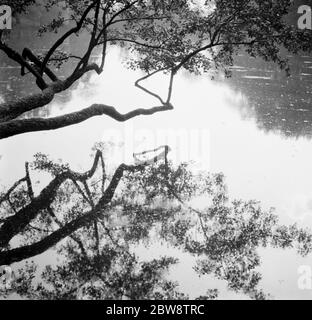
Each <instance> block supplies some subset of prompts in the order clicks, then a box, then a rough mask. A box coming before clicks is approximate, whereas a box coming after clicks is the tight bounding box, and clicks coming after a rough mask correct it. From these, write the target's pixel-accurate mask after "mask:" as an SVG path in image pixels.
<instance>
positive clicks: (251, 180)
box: [0, 49, 312, 299]
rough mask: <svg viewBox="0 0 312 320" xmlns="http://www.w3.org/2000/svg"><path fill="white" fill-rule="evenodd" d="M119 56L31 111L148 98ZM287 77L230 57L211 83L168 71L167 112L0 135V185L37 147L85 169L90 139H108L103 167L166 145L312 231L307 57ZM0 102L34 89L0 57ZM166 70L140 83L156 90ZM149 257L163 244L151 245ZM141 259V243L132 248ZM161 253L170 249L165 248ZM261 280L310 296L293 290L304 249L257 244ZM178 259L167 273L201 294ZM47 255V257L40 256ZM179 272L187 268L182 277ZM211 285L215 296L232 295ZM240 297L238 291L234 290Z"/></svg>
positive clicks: (285, 293) (311, 80)
mask: <svg viewBox="0 0 312 320" xmlns="http://www.w3.org/2000/svg"><path fill="white" fill-rule="evenodd" d="M121 58H122V53H120V52H119V51H118V50H116V49H114V50H112V51H111V52H110V53H109V57H108V59H107V61H108V64H107V67H106V69H105V72H104V73H103V75H101V76H97V75H91V76H89V77H88V78H87V79H84V80H83V81H81V82H80V83H79V85H78V86H77V87H76V88H74V89H73V90H72V91H70V92H69V93H66V94H63V95H60V96H58V97H57V99H56V100H55V101H54V102H53V103H52V104H51V105H49V106H47V107H46V108H44V111H43V112H42V111H41V112H40V113H36V112H35V113H33V114H32V115H34V114H35V115H40V116H55V115H59V114H63V113H68V112H72V111H76V110H80V109H82V108H84V107H88V106H90V105H91V104H92V103H105V104H109V105H113V106H115V107H116V108H117V109H118V110H119V111H120V112H127V111H130V110H132V109H133V108H137V107H146V108H147V107H150V106H154V105H157V101H154V100H153V99H151V98H150V97H148V96H146V95H145V94H144V93H142V92H140V91H138V89H136V88H135V87H134V86H133V83H134V81H135V80H136V79H137V78H138V77H139V76H140V75H141V74H140V73H134V72H130V71H129V70H127V69H125V68H124V67H123V66H122V65H121V63H120V61H121ZM290 59H291V62H292V63H291V64H292V67H293V68H292V71H293V73H292V77H290V78H287V77H285V76H284V74H283V73H281V72H279V71H277V70H276V68H275V67H274V66H273V65H269V64H264V63H263V62H260V61H258V60H255V59H251V58H247V57H246V56H239V57H237V59H236V63H235V67H234V68H233V77H232V78H231V79H228V80H225V79H224V80H222V79H219V80H215V81H212V80H211V79H210V77H208V76H201V77H193V76H190V75H188V74H183V73H182V74H180V75H178V76H177V79H176V82H175V86H174V94H173V100H172V101H173V105H174V106H175V110H174V111H171V112H167V113H161V114H156V115H153V116H150V117H139V118H136V119H133V120H131V121H129V122H127V123H125V124H121V123H116V122H115V121H113V120H112V119H109V118H107V117H98V118H94V119H91V120H89V121H86V122H84V123H82V124H79V125H76V126H73V127H68V128H65V129H61V130H57V131H54V132H40V133H30V134H25V135H21V136H16V137H12V138H9V139H6V140H2V141H0V155H1V160H0V172H1V176H0V184H2V185H9V184H11V183H13V182H14V181H15V180H16V179H19V178H20V177H22V176H23V175H24V172H23V168H24V163H25V161H31V160H32V156H33V155H34V154H35V153H37V152H43V153H47V154H50V155H51V156H52V157H53V158H54V159H58V158H61V159H63V160H64V161H65V162H69V163H70V164H71V165H72V168H73V169H76V170H83V171H85V170H86V169H87V168H89V167H90V163H91V159H90V156H89V155H90V152H91V148H92V146H93V145H94V143H95V142H98V141H107V140H110V141H113V142H115V143H116V144H119V147H118V148H116V149H114V150H112V155H111V157H108V162H109V163H108V165H109V166H111V167H113V166H114V165H117V164H118V163H120V162H121V161H125V162H129V163H131V162H132V161H133V159H132V154H133V152H135V151H143V150H145V149H150V148H153V147H157V146H159V145H162V144H163V143H169V144H170V146H171V147H172V151H171V155H170V156H171V158H172V160H173V161H175V162H180V161H190V160H192V161H195V162H196V163H195V168H197V169H205V170H209V171H211V172H223V173H224V174H225V176H226V180H227V184H228V187H229V193H230V196H231V198H232V199H244V200H250V199H256V200H259V201H261V203H262V206H263V207H264V208H271V207H274V208H276V212H277V214H278V215H279V217H280V220H281V222H283V223H286V224H293V223H295V222H297V223H298V224H299V225H300V226H305V227H311V228H312V170H311V163H312V141H311V138H312V105H311V97H312V96H311V92H312V58H311V57H305V56H300V57H290ZM0 66H1V72H0V74H1V76H0V99H2V100H4V101H5V100H7V99H9V98H12V97H14V95H16V94H18V95H23V94H26V93H27V92H30V91H33V90H34V88H33V86H32V84H31V83H30V82H29V81H27V78H26V80H25V79H24V80H23V81H20V80H19V78H18V73H19V70H18V69H16V67H15V66H14V65H9V64H8V62H7V60H5V59H4V58H3V57H1V58H0ZM167 80H168V79H167V78H166V77H162V76H160V77H158V78H155V79H154V80H153V81H150V82H149V83H148V86H149V87H150V88H155V89H156V90H158V91H160V92H163V93H165V90H166V83H167ZM154 249H155V250H153V253H154V254H156V255H157V254H161V252H162V250H163V248H161V247H158V246H155V248H154ZM139 251H140V252H141V253H142V254H144V256H149V254H150V253H149V252H147V251H146V250H145V249H144V248H140V250H139ZM168 254H169V252H168ZM261 256H262V260H263V266H262V272H263V281H262V286H263V288H264V289H265V291H266V292H269V293H271V294H272V295H273V296H274V297H275V298H289V299H294V298H298V299H299V298H301V299H311V298H312V291H308V290H307V291H303V290H299V289H298V285H297V281H298V268H299V267H300V266H301V265H309V266H311V267H312V258H311V256H310V257H308V258H306V259H303V258H300V257H298V256H297V255H296V254H295V253H294V252H292V251H291V250H289V251H280V250H263V252H262V253H261ZM180 258H182V259H183V264H182V265H180V266H178V267H177V270H176V272H174V275H175V277H177V278H178V279H179V281H180V282H181V283H182V286H183V288H185V290H186V291H188V292H190V293H191V294H194V295H195V294H197V295H198V293H199V294H201V293H204V292H205V289H206V287H205V286H204V285H203V280H202V279H198V278H197V277H196V276H195V275H194V274H193V273H192V268H191V267H192V263H193V261H192V259H191V258H190V257H187V256H180ZM39 260H40V261H41V262H42V261H44V262H47V261H51V260H53V258H51V256H49V254H45V255H43V256H41V257H40V258H39ZM185 272H187V274H188V275H189V276H188V277H185V276H184V275H185ZM204 281H205V283H207V284H209V287H213V284H214V283H216V284H218V286H221V288H224V290H222V294H221V298H226V299H231V298H237V297H238V296H237V295H234V294H232V293H231V292H228V291H227V290H225V285H224V283H219V282H218V283H217V282H215V280H213V279H208V278H207V279H205V280H204ZM239 298H244V297H240V296H239Z"/></svg>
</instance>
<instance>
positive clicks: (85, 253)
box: [0, 144, 312, 299]
mask: <svg viewBox="0 0 312 320" xmlns="http://www.w3.org/2000/svg"><path fill="white" fill-rule="evenodd" d="M103 147H105V145H103V144H97V145H96V148H97V150H98V151H97V152H96V161H95V165H94V166H93V169H91V171H89V172H88V173H87V174H85V175H81V174H80V175H79V174H75V173H73V172H72V171H70V169H69V166H68V165H66V164H63V163H60V162H53V161H51V160H50V159H49V158H48V157H47V156H46V155H43V154H37V155H36V157H35V161H34V162H33V163H32V164H31V167H32V168H33V169H34V170H43V171H45V172H48V173H50V174H52V175H53V176H55V178H54V180H53V181H52V183H50V184H49V185H48V187H47V188H46V189H45V191H42V193H41V195H39V196H38V197H37V198H39V197H41V198H42V197H43V196H42V194H46V193H47V190H49V191H50V192H49V193H50V194H52V196H51V197H50V198H49V200H48V201H46V202H44V205H43V206H42V207H41V209H39V207H35V206H34V205H33V203H34V202H35V203H36V204H38V201H35V200H34V199H33V200H32V201H31V200H30V199H31V198H32V191H31V190H32V188H31V187H29V186H30V185H32V184H31V182H29V179H30V178H29V173H26V177H25V178H24V179H22V180H20V181H19V182H18V183H24V187H21V185H19V187H18V183H17V184H15V185H14V186H13V187H15V188H17V189H12V188H11V189H10V190H9V193H5V194H4V195H3V197H2V202H1V204H2V209H3V211H2V212H1V214H2V220H1V221H2V223H3V224H2V226H1V228H0V234H1V240H2V241H3V242H2V243H5V242H4V240H5V237H6V236H7V234H8V233H9V232H10V231H11V230H10V229H9V227H8V226H14V228H15V229H14V230H15V233H14V235H17V234H18V236H19V242H20V243H21V244H22V246H21V247H17V248H16V249H14V248H9V247H7V248H5V247H2V250H1V252H0V265H2V264H7V263H12V262H16V261H21V260H23V259H26V258H30V257H33V256H35V255H37V254H40V253H42V252H44V251H45V250H48V249H49V248H53V247H54V248H57V250H58V253H59V254H60V256H61V257H62V259H60V263H59V264H58V265H57V266H56V267H52V266H47V268H46V269H45V271H44V272H43V274H42V279H41V282H40V283H36V282H34V281H33V279H34V275H35V274H36V266H35V265H32V264H29V263H28V264H26V265H25V267H24V268H22V269H21V270H19V271H18V272H17V274H16V281H14V282H13V288H12V290H13V291H16V292H17V293H18V294H20V295H22V296H25V297H28V298H39V299H76V298H79V297H80V298H83V297H85V298H92V299H121V298H128V299H154V298H158V299H187V298H188V296H187V294H185V293H182V292H179V290H178V289H179V288H178V283H174V282H172V281H170V280H168V279H167V277H166V272H167V271H168V270H170V267H171V266H172V265H174V264H176V263H178V261H177V259H175V258H174V257H162V258H158V259H154V260H151V261H142V259H139V257H138V256H137V254H136V251H135V249H134V248H135V247H136V246H137V245H138V244H139V243H144V244H145V245H146V246H149V245H152V244H153V243H155V242H156V241H161V242H164V243H167V244H169V245H170V246H171V247H174V248H176V249H177V250H180V251H182V252H186V253H188V254H190V255H192V256H194V257H195V258H196V259H197V264H196V266H195V271H196V272H197V273H198V274H200V275H206V274H211V275H214V276H215V277H217V278H218V279H221V280H225V281H227V283H228V287H229V289H230V290H233V291H235V292H238V293H244V294H246V295H248V296H250V297H251V298H253V299H265V298H267V297H268V296H267V294H266V293H265V292H263V291H262V290H261V288H259V282H260V280H261V274H260V273H259V271H258V270H257V268H258V267H259V265H260V263H261V261H260V257H259V254H258V249H259V248H261V247H267V246H270V247H276V248H281V249H286V248H296V249H297V251H298V253H299V254H300V255H302V256H306V255H308V254H310V253H311V251H312V234H311V232H309V231H308V230H304V229H300V228H299V227H297V226H296V225H294V226H290V227H286V226H283V225H280V224H279V223H278V219H277V216H276V215H275V214H274V212H273V211H265V210H263V209H261V207H260V204H259V203H257V202H255V201H249V202H243V201H233V202H230V201H229V199H228V193H227V188H226V184H225V178H224V176H223V175H222V174H209V173H206V172H202V173H198V174H194V173H192V171H191V170H190V168H189V167H188V165H187V164H180V165H178V166H173V164H172V163H170V162H168V161H162V160H165V159H166V158H164V157H163V156H161V154H160V155H158V159H159V158H160V159H159V161H156V162H155V163H146V162H144V164H142V163H141V164H137V166H135V167H134V166H133V167H132V166H128V167H125V165H122V166H121V167H119V168H118V169H117V171H115V173H114V174H113V175H109V174H108V173H106V172H105V171H104V170H103V172H102V170H95V168H96V163H97V162H100V163H102V160H103V154H102V151H103ZM99 150H102V151H99ZM155 159H156V158H153V161H154V160H155ZM28 167H29V165H28V166H26V168H28ZM102 168H104V166H103V167H102ZM121 168H122V169H121ZM26 171H27V170H26ZM27 172H28V171H27ZM64 176H67V177H68V178H67V180H66V181H63V182H62V184H61V182H60V181H61V178H60V177H62V178H64ZM122 176H123V178H122ZM117 177H118V178H117ZM121 178H122V180H121ZM117 180H118V183H117ZM27 181H28V182H27ZM56 181H59V185H58V186H57V187H55V188H56V189H55V190H53V192H52V191H51V185H54V186H55V185H56ZM117 185H118V189H117V188H116V187H117ZM108 194H109V197H108ZM198 197H201V198H203V199H204V201H205V203H207V205H206V207H205V208H204V209H202V210H196V209H194V208H193V207H192V206H191V203H192V200H193V199H196V198H198ZM30 201H31V202H30ZM29 202H30V203H29ZM28 203H29V204H28ZM27 206H28V207H29V206H32V208H33V209H32V210H33V211H32V212H35V211H36V210H37V211H36V212H37V214H36V217H33V218H32V219H31V220H30V219H28V221H27V222H26V221H24V220H23V219H24V217H25V214H24V215H23V216H20V214H21V212H23V213H25V212H27V211H25V210H24V208H26V207H27ZM8 207H9V208H11V209H10V210H11V214H12V216H9V217H7V216H6V215H7V214H8V212H9V210H8ZM34 208H35V209H34ZM23 210H24V211H23ZM14 212H17V213H15V214H14ZM17 217H19V218H17ZM22 218H23V219H22ZM12 219H13V220H14V223H13V222H12V221H13V220H12ZM9 221H11V223H10V222H9ZM16 221H18V222H20V221H23V226H24V228H22V227H21V225H20V226H19V224H18V223H16ZM8 223H9V224H8ZM17 226H19V228H18V227H17ZM4 230H8V231H6V232H4ZM17 230H18V231H19V233H17ZM6 243H7V242H6ZM8 293H9V292H7V294H8ZM217 295H218V291H217V290H216V289H214V288H207V296H202V297H198V298H199V299H210V298H216V296H217Z"/></svg>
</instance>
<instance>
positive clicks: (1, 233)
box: [0, 151, 145, 265]
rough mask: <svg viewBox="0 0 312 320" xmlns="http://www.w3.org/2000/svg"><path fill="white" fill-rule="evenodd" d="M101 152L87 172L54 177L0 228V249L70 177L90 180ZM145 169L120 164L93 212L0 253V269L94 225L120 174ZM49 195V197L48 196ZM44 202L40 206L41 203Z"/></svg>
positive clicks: (51, 198) (140, 166) (70, 172)
mask: <svg viewBox="0 0 312 320" xmlns="http://www.w3.org/2000/svg"><path fill="white" fill-rule="evenodd" d="M100 154H101V152H100V151H98V152H97V155H96V158H95V161H94V164H93V167H92V169H91V170H90V171H88V172H87V173H84V174H79V173H74V172H72V171H67V172H64V173H63V174H61V175H60V176H58V177H56V178H55V179H54V180H53V181H52V182H51V183H50V184H49V185H48V187H46V188H45V189H44V190H43V191H42V192H41V194H40V195H39V196H38V197H37V198H35V199H34V200H33V201H32V203H31V204H30V205H28V206H27V210H25V208H24V209H22V210H21V211H20V212H19V213H18V214H16V215H15V216H13V217H12V218H10V219H9V221H7V222H6V223H5V224H4V225H3V226H2V227H1V228H0V244H1V246H2V247H5V246H6V245H7V244H8V242H9V241H10V240H11V239H12V237H13V236H15V235H16V234H17V233H18V232H19V231H22V230H23V229H24V228H25V227H26V226H27V225H28V224H29V222H30V221H31V220H32V219H34V218H35V217H36V216H37V214H38V212H39V211H40V209H44V208H47V207H48V206H49V204H50V203H51V202H52V201H53V199H54V195H55V193H56V190H57V189H58V187H59V186H60V185H61V184H62V183H63V182H64V181H65V180H67V179H71V178H72V177H73V176H74V178H75V179H77V180H79V181H84V180H86V179H87V178H88V177H89V178H90V177H92V176H93V174H94V172H95V170H96V168H97V164H98V161H99V158H100ZM144 167H145V166H143V165H139V166H129V165H126V164H121V165H120V166H119V167H118V169H117V170H116V171H115V173H114V175H113V177H112V179H111V181H110V183H109V186H108V187H107V189H106V190H105V193H104V194H103V196H102V197H101V198H100V200H99V201H98V203H97V204H96V206H95V207H94V209H92V210H91V211H89V212H87V213H85V214H83V215H82V216H80V217H78V218H76V219H75V220H73V221H71V222H69V223H67V224H66V225H64V226H63V227H61V228H60V229H59V230H57V231H55V232H53V233H52V234H50V235H49V236H47V237H46V238H44V239H43V240H41V241H39V242H37V243H34V244H31V245H28V246H24V247H20V248H16V249H12V250H8V251H2V252H0V265H5V264H12V263H14V262H18V261H21V260H24V259H27V258H30V257H34V256H36V255H39V254H41V253H43V252H45V251H46V250H48V249H50V248H51V247H53V246H54V245H56V244H57V243H58V242H59V241H61V240H62V239H64V238H66V237H68V236H71V235H72V233H74V232H76V231H78V230H79V229H81V228H83V227H87V226H89V225H90V224H91V223H93V222H94V220H95V219H98V218H100V217H101V216H103V213H104V212H105V210H106V209H107V207H108V206H109V204H110V202H111V200H112V198H113V197H114V194H115V191H116V189H117V187H118V185H119V182H120V180H121V179H122V177H123V175H124V172H125V171H128V172H134V171H136V170H139V169H142V168H144ZM51 193H52V194H51ZM43 199H45V200H47V201H46V202H44V203H43V202H42V200H43Z"/></svg>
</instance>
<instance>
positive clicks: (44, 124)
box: [0, 103, 173, 139]
mask: <svg viewBox="0 0 312 320" xmlns="http://www.w3.org/2000/svg"><path fill="white" fill-rule="evenodd" d="M172 109H173V106H172V105H171V104H170V103H168V104H164V105H162V106H157V107H153V108H150V109H143V108H139V109H135V110H133V111H130V112H128V113H126V114H121V113H119V112H118V111H117V110H116V109H115V108H114V107H111V106H107V105H104V104H93V105H92V106H90V107H89V108H86V109H83V110H81V111H77V112H73V113H70V114H66V115H62V116H58V117H55V118H48V119H44V118H32V119H22V120H12V121H8V122H4V123H2V124H0V139H5V138H8V137H12V136H15V135H18V134H22V133H27V132H35V131H46V130H55V129H60V128H64V127H68V126H71V125H74V124H78V123H81V122H83V121H86V120H88V119H90V118H92V117H95V116H102V115H106V116H109V117H111V118H113V119H115V120H116V121H119V122H124V121H127V120H129V119H131V118H134V117H137V116H141V115H144V116H147V115H152V114H155V113H158V112H163V111H169V110H172Z"/></svg>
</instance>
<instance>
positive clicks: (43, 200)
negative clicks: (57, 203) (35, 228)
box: [0, 151, 101, 247]
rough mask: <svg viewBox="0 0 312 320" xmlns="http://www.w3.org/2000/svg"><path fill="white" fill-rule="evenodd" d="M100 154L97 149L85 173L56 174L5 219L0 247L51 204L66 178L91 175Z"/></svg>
mask: <svg viewBox="0 0 312 320" xmlns="http://www.w3.org/2000/svg"><path fill="white" fill-rule="evenodd" d="M100 156H101V152H100V151H98V152H97V153H96V156H95V159H94V163H93V166H92V168H91V170H89V171H87V172H85V173H77V172H74V171H71V170H68V171H65V172H63V173H61V174H60V175H58V176H56V177H55V178H54V179H53V180H52V181H51V182H50V183H49V185H48V186H47V187H46V188H44V189H43V190H42V191H41V193H40V194H39V196H37V197H36V198H34V199H33V201H32V202H31V203H30V204H28V205H27V206H25V207H24V208H22V209H21V210H19V211H18V212H17V214H15V215H14V216H12V217H11V218H10V219H9V220H8V221H6V223H4V224H3V225H2V226H1V228H0V247H3V246H6V245H7V244H8V243H9V241H10V240H11V239H12V238H13V237H14V236H15V235H16V234H18V233H19V232H20V231H22V230H23V229H24V228H25V227H26V226H27V225H28V224H29V223H30V222H31V221H32V220H33V219H35V218H36V217H37V215H38V214H39V212H40V211H42V210H44V209H46V208H47V207H48V206H49V205H51V203H52V202H53V200H54V198H55V195H56V192H57V190H58V188H59V187H60V186H61V185H62V184H63V183H64V182H65V181H66V180H77V181H84V180H86V179H88V178H90V177H92V176H93V175H94V173H95V171H96V168H97V166H98V162H99V160H100Z"/></svg>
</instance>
